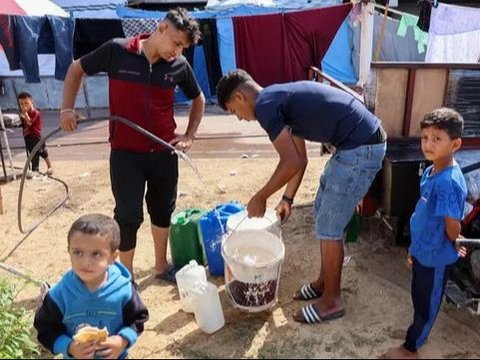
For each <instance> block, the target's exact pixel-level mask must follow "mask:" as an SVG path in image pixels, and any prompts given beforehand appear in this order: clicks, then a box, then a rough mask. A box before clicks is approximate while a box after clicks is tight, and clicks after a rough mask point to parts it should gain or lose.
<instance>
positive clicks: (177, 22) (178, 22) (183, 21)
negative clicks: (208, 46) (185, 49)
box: [165, 7, 202, 45]
mask: <svg viewBox="0 0 480 360" xmlns="http://www.w3.org/2000/svg"><path fill="white" fill-rule="evenodd" d="M165 19H166V20H168V21H170V22H171V23H172V24H173V26H175V29H177V30H180V31H183V32H184V33H186V34H187V37H188V41H189V42H190V45H195V44H196V43H198V41H199V40H200V39H201V37H202V33H201V32H200V26H199V25H198V22H197V20H195V19H194V18H193V17H191V16H190V14H189V13H188V11H187V10H186V9H184V8H181V7H177V8H176V9H172V10H170V11H169V12H168V13H167V15H166V16H165Z"/></svg>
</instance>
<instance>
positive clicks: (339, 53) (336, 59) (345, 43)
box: [321, 19, 358, 84]
mask: <svg viewBox="0 0 480 360" xmlns="http://www.w3.org/2000/svg"><path fill="white" fill-rule="evenodd" d="M352 50H353V30H352V28H351V25H350V23H349V20H348V19H346V20H345V21H344V22H343V24H342V26H340V28H339V29H338V31H337V35H335V38H334V39H333V41H332V44H331V45H330V47H329V48H328V51H327V53H326V54H325V56H324V58H323V60H322V67H321V68H322V70H323V71H324V72H326V73H327V74H328V75H330V76H332V77H334V78H335V79H337V80H339V81H341V82H343V83H345V84H355V83H357V81H358V74H357V72H356V71H355V68H354V67H353V64H352Z"/></svg>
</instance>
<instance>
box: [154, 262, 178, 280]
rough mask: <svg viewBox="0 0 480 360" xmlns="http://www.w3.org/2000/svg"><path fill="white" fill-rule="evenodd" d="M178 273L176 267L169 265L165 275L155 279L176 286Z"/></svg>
mask: <svg viewBox="0 0 480 360" xmlns="http://www.w3.org/2000/svg"><path fill="white" fill-rule="evenodd" d="M177 271H178V270H177V268H175V266H174V265H172V264H168V266H167V269H166V270H165V271H164V272H163V273H161V274H156V275H155V279H158V280H163V281H166V282H169V283H173V284H175V283H176V282H177V280H176V279H175V274H176V273H177Z"/></svg>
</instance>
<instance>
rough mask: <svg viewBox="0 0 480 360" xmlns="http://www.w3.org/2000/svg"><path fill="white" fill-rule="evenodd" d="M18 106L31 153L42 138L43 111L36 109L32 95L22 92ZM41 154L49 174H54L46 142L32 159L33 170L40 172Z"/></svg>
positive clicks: (24, 135) (26, 141)
mask: <svg viewBox="0 0 480 360" xmlns="http://www.w3.org/2000/svg"><path fill="white" fill-rule="evenodd" d="M17 100H18V106H19V108H20V117H21V119H22V124H23V138H24V139H25V147H26V149H27V154H28V155H30V153H31V152H32V150H33V148H34V147H35V146H36V145H37V144H38V143H39V142H40V140H41V139H42V113H41V112H40V111H39V110H37V109H35V107H34V101H33V97H32V95H30V94H29V93H26V92H22V93H20V94H19V95H18V97H17ZM40 156H41V157H42V158H43V159H44V160H45V162H46V164H47V175H53V168H52V162H51V161H50V158H49V157H48V152H47V148H46V147H45V144H43V145H42V147H41V148H40V149H39V150H38V152H37V153H36V154H35V156H34V157H33V159H32V171H33V172H37V173H38V172H39V169H40Z"/></svg>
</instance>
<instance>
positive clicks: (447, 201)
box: [385, 108, 467, 359]
mask: <svg viewBox="0 0 480 360" xmlns="http://www.w3.org/2000/svg"><path fill="white" fill-rule="evenodd" d="M420 126H421V128H422V135H421V142H422V143H421V145H422V152H423V154H424V155H425V158H426V159H427V160H429V161H432V162H433V165H431V166H430V167H428V168H427V169H426V170H425V172H424V174H423V176H422V179H421V182H420V196H421V197H420V199H419V200H418V202H417V205H416V207H415V212H414V213H413V215H412V218H411V220H410V230H411V231H410V232H411V237H412V244H411V246H410V248H409V255H408V257H407V263H408V265H409V267H412V268H413V275H412V288H411V291H412V301H413V308H414V316H413V323H412V324H411V325H410V327H409V328H408V331H407V336H406V339H405V342H404V343H403V345H402V346H400V347H398V348H393V349H390V350H389V351H388V352H387V353H386V354H385V357H386V358H392V359H400V358H416V357H417V350H418V349H420V347H422V346H423V344H425V342H426V341H427V338H428V336H429V334H430V332H431V330H432V327H433V324H434V322H435V320H436V318H437V315H438V312H439V310H440V305H441V303H442V299H443V295H444V292H445V285H446V282H447V278H448V271H449V268H450V267H451V266H452V265H453V264H454V263H455V262H456V261H457V260H458V258H459V256H462V257H464V256H465V255H466V250H465V248H463V247H458V246H456V245H455V240H456V239H457V238H458V237H459V235H460V230H461V220H462V218H463V214H464V206H465V201H466V197H467V187H466V183H465V179H464V177H463V174H462V171H461V170H460V167H459V166H458V164H457V163H456V162H455V160H454V158H453V154H454V153H455V152H456V151H457V150H458V149H460V146H461V144H462V140H461V136H462V130H463V118H462V116H461V115H460V114H459V113H457V112H456V111H454V110H452V109H448V108H440V109H437V110H434V111H432V112H431V113H428V114H427V115H425V118H424V119H423V120H422V122H421V123H420Z"/></svg>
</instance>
